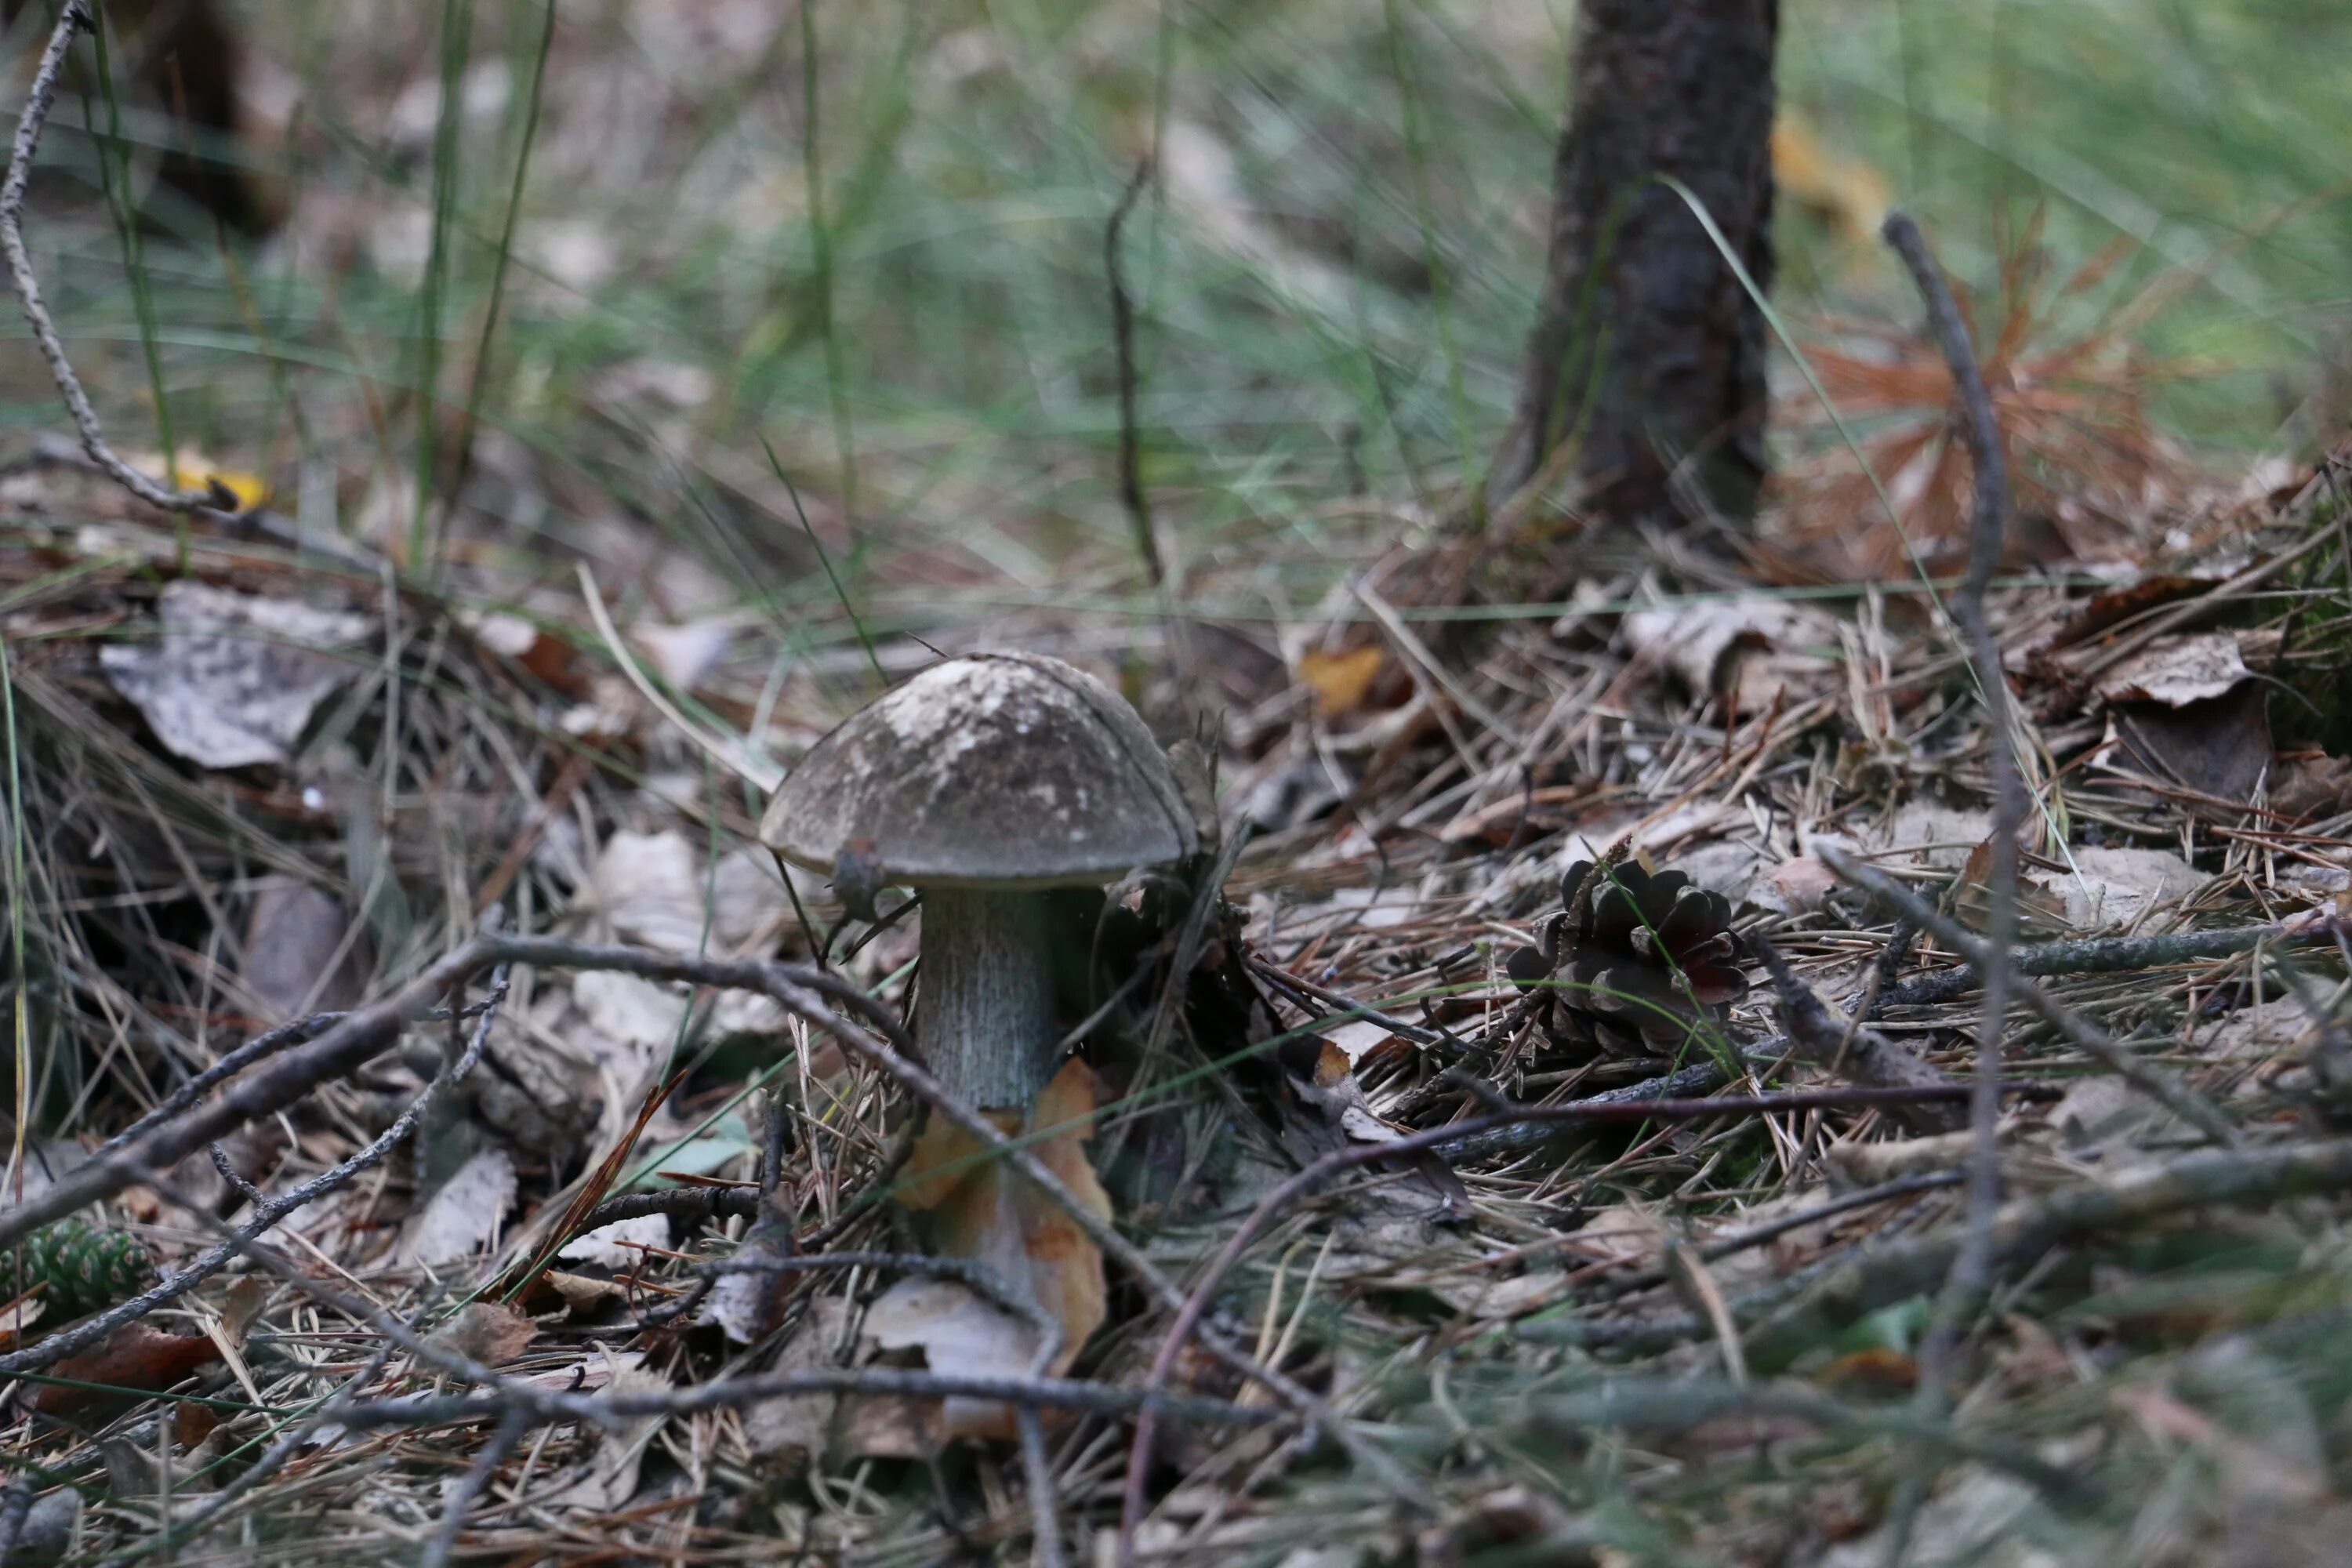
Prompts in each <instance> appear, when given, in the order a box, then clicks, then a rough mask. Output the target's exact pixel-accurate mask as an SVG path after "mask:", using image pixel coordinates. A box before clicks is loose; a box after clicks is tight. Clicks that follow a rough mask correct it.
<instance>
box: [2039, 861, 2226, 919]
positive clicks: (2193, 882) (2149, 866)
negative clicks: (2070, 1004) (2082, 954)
mask: <svg viewBox="0 0 2352 1568" xmlns="http://www.w3.org/2000/svg"><path fill="white" fill-rule="evenodd" d="M2067 858H2068V860H2069V861H2070V862H2071V863H2072V865H2071V868H2070V869H2069V870H2068V871H2067V872H2065V873H2062V874H2059V875H2057V876H2056V877H2055V878H2054V882H2055V886H2054V887H2053V889H2052V891H2053V892H2054V893H2056V894H2057V896H2058V899H2059V901H2060V902H2061V904H2062V905H2063V907H2064V910H2065V914H2066V923H2067V924H2069V925H2070V926H2072V927H2074V929H2075V930H2076V931H2103V930H2107V929H2110V928H2113V927H2119V926H2120V927H2125V928H2130V927H2134V926H2137V925H2138V924H2139V923H2140V921H2142V920H2143V919H2144V918H2145V917H2147V915H2148V914H2149V913H2151V912H2152V911H2154V910H2161V909H2166V908H2168V907H2170V906H2172V905H2175V904H2179V903H2180V902H2181V901H2182V900H2186V899H2187V898H2189V895H2191V894H2192V893H2194V892H2196V891H2197V890H2198V889H2200V888H2202V887H2203V886H2204V885H2205V884H2206V883H2208V882H2210V881H2211V880H2212V878H2210V877H2209V876H2207V875H2206V874H2205V873H2204V872H2202V871H2200V870H2198V869H2197V868H2195V867H2194V866H2191V865H2189V862H2188V861H2186V860H2183V859H2182V858H2180V857H2179V856H2178V855H2174V854H2171V853H2170V852H2168V851H2167V850H2163V849H2140V848H2131V847H2126V848H2119V849H2099V848H2084V849H2073V850H2069V851H2068V852H2067Z"/></svg>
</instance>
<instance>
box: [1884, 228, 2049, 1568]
mask: <svg viewBox="0 0 2352 1568" xmlns="http://www.w3.org/2000/svg"><path fill="white" fill-rule="evenodd" d="M1880 232H1881V233H1882V234H1883V235H1884V237H1885V240H1886V243H1887V244H1888V245H1889V246H1890V247H1893V248H1894V250H1895V254H1896V255H1898V256H1900V257H1901V258H1903V262H1904V265H1905V266H1906V267H1907V268H1910V271H1911V279H1912V281H1913V282H1914V283H1916V284H1917V285H1918V289H1919V293H1920V297H1921V298H1922V299H1923V300H1926V301H1927V321H1928V324H1929V325H1930V326H1931V327H1932V328H1933V329H1934V331H1935V334H1936V341H1937V343H1938V345H1940V346H1941V348H1942V349H1943V352H1944V361H1945V363H1946V364H1948V366H1949V367H1950V369H1951V373H1952V384H1953V385H1954V387H1955V388H1956V389H1957V390H1958V393H1959V398H1960V408H1961V411H1962V413H1963V414H1964V416H1965V418H1964V419H1963V421H1962V424H1961V430H1962V434H1963V435H1964V436H1965V437H1967V439H1968V447H1969V464H1970V466H1971V468H1972V470H1973V473H1972V479H1973V483H1974V491H1975V494H1974V510H1973V513H1972V515H1971V517H1970V520H1969V563H1968V570H1967V572H1966V573H1965V574H1963V575H1962V577H1961V580H1960V586H1959V589H1958V592H1957V593H1955V594H1954V595H1952V618H1953V619H1954V620H1955V621H1957V622H1958V625H1959V626H1960V629H1961V631H1962V633H1963V635H1964V637H1965V640H1966V643H1967V647H1968V654H1969V663H1970V664H1971V665H1972V666H1973V667H1974V668H1975V674H1976V681H1977V696H1978V700H1979V701H1981V702H1982V703H1983V704H1984V710H1985V729H1986V732H1987V734H1988V736H1989V742H1988V744H1989V746H1990V754H1989V756H1988V758H1987V762H1988V765H1989V768H1990V773H1991V775H1992V838H1991V849H1992V854H1991V869H1990V879H1989V880H1990V883H1991V894H1992V898H1991V906H1992V907H1991V910H1990V919H1989V921H1987V923H1988V925H1989V926H1990V930H1991V935H1992V942H1991V945H1990V947H1989V948H1988V949H1987V950H1986V957H1985V960H1984V963H1983V964H1982V972H1983V975H1984V1012H1983V1015H1982V1016H1981V1018H1980V1019H1979V1023H1978V1026H1977V1062H1976V1088H1977V1092H1976V1094H1975V1096H1974V1097H1973V1098H1972V1099H1971V1100H1970V1101H1969V1128H1970V1131H1972V1133H1973V1134H1974V1136H1973V1138H1972V1140H1971V1148H1970V1152H1969V1188H1968V1193H1969V1242H1968V1245H1966V1246H1964V1247H1961V1248H1960V1249H1959V1251H1958V1252H1957V1253H1956V1254H1954V1256H1953V1259H1952V1270H1951V1277H1950V1279H1949V1280H1948V1282H1947V1284H1946V1287H1945V1289H1944V1293H1943V1296H1942V1298H1941V1300H1938V1301H1937V1308H1936V1312H1935V1316H1934V1317H1933V1319H1932V1320H1931V1321H1930V1322H1929V1325H1928V1331H1927V1335H1926V1336H1925V1340H1924V1342H1923V1344H1922V1347H1921V1352H1920V1358H1919V1360H1920V1371H1919V1397H1918V1413H1919V1415H1921V1416H1922V1418H1927V1417H1929V1416H1931V1415H1933V1414H1934V1413H1935V1412H1936V1411H1937V1409H1939V1408H1940V1402H1941V1400H1942V1398H1943V1387H1944V1373H1945V1369H1946V1363H1947V1362H1948V1359H1949V1357H1950V1353H1951V1349H1952V1345H1953V1342H1954V1340H1955V1338H1956V1337H1957V1335H1958V1331H1959V1329H1960V1326H1961V1324H1962V1323H1963V1322H1965V1321H1967V1319H1968V1318H1969V1315H1970V1314H1971V1313H1973V1312H1974V1311H1975V1310H1976V1303H1977V1302H1978V1301H1979V1300H1982V1299H1983V1296H1984V1292H1985V1289H1986V1288H1987V1286H1988V1284H1989V1282H1990V1273H1991V1252H1990V1247H1991V1227H1992V1216H1993V1211H1994V1209H1995V1208H1996V1207H1998V1206H1999V1205H2000V1135H1999V1130H1998V1127H1997V1125H1996V1124H1997V1122H1998V1121H1999V1118H2000V1089H1999V1087H1998V1086H1999V1084H2000V1056H2001V1027H2002V1026H2003V1024H2004V1023H2005V1022H2006V1020H2007V1017H2008V1003H2009V997H2008V992H2009V980H2010V976H2009V950H2010V949H2011V947H2013V946H2015V945H2016V943H2017V835H2018V829H2019V828H2020V826H2022V824H2023V822H2024V820H2025V795H2024V785H2023V781H2022V780H2021V779H2020V778H2019V776H2018V768H2017V753H2016V752H2015V750H2014V749H2013V745H2014V742H2012V740H2011V720H2010V701H2009V679H2008V676H2007V674H2006V673H2005V672H2004V671H2003V670H2002V668H2001V665H2000V647H1999V645H1998V644H1996V643H1995V642H1994V640H1993V635H1992V624H1991V622H1990V620H1989V619H1988V618H1987V617H1986V615H1985V594H1986V591H1987V589H1989V588H1990V586H1991V584H1992V575H1993V574H1994V572H1996V571H1998V570H1999V569H2000V556H2001V535H2002V529H2003V525H2004V524H2005V523H2006V522H2007V521H2008V516H2009V467H2008V461H2007V458H2006V455H2005V453H2004V452H2003V450H2002V443H2001V434H2000V426H1999V425H1998V424H1997V423H1996V422H1995V420H1994V417H1993V408H1992V397H1991V395H1990V394H1989V393H1988V392H1987V391H1986V390H1985V384H1984V376H1983V374H1981V373H1980V372H1979V370H1978V368H1977V360H1976V353H1975V351H1974V350H1973V349H1972V348H1971V347H1970V346H1969V329H1968V323H1967V322H1965V321H1962V320H1961V319H1960V308H1959V306H1958V303H1956V302H1955V301H1954V300H1953V299H1952V290H1951V287H1950V285H1949V284H1948V283H1947V282H1946V281H1945V280H1944V274H1943V272H1942V270H1941V269H1940V268H1937V265H1936V262H1935V259H1934V258H1932V257H1930V256H1929V255H1928V254H1927V239H1926V238H1925V237H1923V236H1922V235H1921V234H1920V232H1919V226H1918V225H1917V224H1916V223H1914V222H1912V221H1911V219H1910V218H1909V217H1908V216H1906V215H1905V214H1903V213H1899V212H1895V213H1889V214H1888V215H1887V216H1886V222H1885V226H1884V227H1883V228H1882V229H1881V231H1880ZM1897 1533H1898V1535H1900V1534H1902V1533H1903V1531H1899V1530H1898V1532H1897ZM1896 1555H1897V1556H1898V1557H1899V1556H1900V1555H1901V1553H1900V1550H1899V1549H1898V1551H1897V1553H1896Z"/></svg>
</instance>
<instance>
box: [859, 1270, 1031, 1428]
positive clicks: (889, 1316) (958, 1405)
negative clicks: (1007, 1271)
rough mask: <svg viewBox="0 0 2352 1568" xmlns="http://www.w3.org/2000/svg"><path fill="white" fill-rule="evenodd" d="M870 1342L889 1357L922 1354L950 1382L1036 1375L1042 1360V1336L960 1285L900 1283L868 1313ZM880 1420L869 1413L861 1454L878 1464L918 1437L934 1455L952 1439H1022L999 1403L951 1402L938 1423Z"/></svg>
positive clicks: (923, 1416)
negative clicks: (1033, 1366) (889, 1450)
mask: <svg viewBox="0 0 2352 1568" xmlns="http://www.w3.org/2000/svg"><path fill="white" fill-rule="evenodd" d="M866 1337H867V1338H868V1339H870V1340H872V1341H873V1342H875V1343H876V1344H877V1345H878V1346H879V1347H881V1348H882V1349H883V1350H885V1351H909V1350H914V1351H920V1352H922V1353H923V1364H924V1365H925V1366H927V1367H929V1369H930V1370H931V1371H933V1372H936V1373H942V1374H944V1375H948V1376H964V1377H1002V1376H1003V1375H1005V1374H1006V1373H1024V1372H1026V1371H1028V1370H1029V1366H1030V1363H1033V1362H1034V1361H1035V1360H1036V1359H1037V1333H1036V1331H1035V1329H1034V1328H1033V1327H1032V1326H1031V1325H1029V1324H1027V1323H1024V1322H1023V1321H1021V1320H1020V1319H1018V1318H1016V1317H1014V1316H1013V1314H1012V1313H1010V1312H1007V1311H1006V1310H1004V1309H1003V1308H1002V1307H999V1306H997V1305H996V1304H995V1303H994V1302H992V1301H990V1300H986V1299H985V1298H983V1297H982V1296H981V1295H980V1294H979V1293H978V1292H977V1291H975V1290H973V1289H971V1287H970V1286H968V1285H964V1284H962V1283H961V1282H960V1281H957V1280H953V1279H901V1280H899V1281H898V1283H897V1284H895V1285H893V1286H891V1287H890V1289H887V1290H885V1291H884V1292H883V1293H882V1295H881V1297H880V1298H879V1299H878V1300H876V1301H875V1303H874V1305H873V1306H872V1307H870V1308H868V1309H867V1310H866ZM877 1414H879V1415H881V1418H880V1419H878V1420H877V1418H876V1417H875V1416H873V1415H866V1413H864V1412H861V1413H860V1417H859V1420H858V1422H857V1430H856V1436H857V1437H858V1438H859V1451H860V1452H862V1453H866V1454H868V1455H871V1456H875V1457H880V1456H881V1455H882V1453H883V1452H884V1450H885V1447H887V1445H888V1444H889V1443H890V1442H891V1440H892V1438H893V1437H894V1436H903V1435H905V1434H907V1433H908V1432H910V1431H911V1432H913V1433H918V1434H920V1437H919V1441H922V1442H923V1443H924V1444H925V1447H928V1448H936V1447H937V1446H938V1443H939V1442H940V1441H944V1440H946V1439H948V1438H951V1437H992V1438H998V1439H1008V1440H1009V1439H1010V1438H1011V1437H1013V1435H1014V1428H1013V1409H1012V1406H1010V1405H1005V1404H1003V1402H1001V1401H998V1400H993V1399H961V1398H958V1399H948V1400H943V1401H941V1402H940V1406H939V1409H938V1411H937V1413H936V1415H933V1414H932V1413H931V1412H929V1411H924V1410H920V1409H917V1410H914V1411H891V1412H887V1413H877ZM909 1416H911V1417H912V1419H911V1420H908V1417H909ZM934 1423H936V1425H934ZM898 1457H901V1458H912V1457H913V1456H911V1455H901V1456H898Z"/></svg>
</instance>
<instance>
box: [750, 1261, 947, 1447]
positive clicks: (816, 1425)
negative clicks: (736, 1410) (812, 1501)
mask: <svg viewBox="0 0 2352 1568" xmlns="http://www.w3.org/2000/svg"><path fill="white" fill-rule="evenodd" d="M877 1305H878V1303H877ZM849 1315H850V1313H849V1303H848V1302H847V1301H846V1300H843V1299H842V1298H841V1297H838V1296H819V1297H818V1298H817V1299H816V1300H814V1301H811V1302H810V1303H809V1307H808V1310H807V1311H806V1312H804V1313H803V1314H802V1316H801V1321H800V1323H799V1326H798V1327H797V1328H796V1329H795V1330H794V1331H793V1336H792V1338H791V1339H789V1340H787V1341H785V1342H784V1346H783V1349H782V1351H780V1352H778V1353H777V1356H776V1360H775V1363H774V1365H773V1367H772V1371H773V1372H774V1373H778V1374H782V1375H789V1374H790V1373H796V1372H814V1371H816V1370H818V1369H819V1368H822V1367H830V1366H838V1365H840V1364H841V1363H842V1361H843V1358H844V1356H845V1353H846V1352H848V1351H849V1350H850V1349H851V1348H852V1347H851V1346H850V1345H849V1344H848V1343H846V1342H845V1341H846V1340H847V1339H848V1329H849ZM840 1403H841V1402H840V1399H839V1398H838V1396H836V1395H835V1394H809V1395H806V1396H804V1397H802V1398H797V1399H763V1400H761V1402H760V1403H759V1404H757V1405H753V1406H751V1409H749V1410H748V1411H746V1412H744V1415H743V1435H744V1436H746V1437H747V1438H749V1439H750V1440H751V1451H752V1452H753V1453H755V1454H759V1455H761V1456H763V1457H768V1458H783V1459H788V1460H789V1459H803V1460H805V1459H811V1458H815V1457H816V1456H818V1455H820V1454H822V1453H824V1450H825V1446H826V1444H827V1443H828V1442H829V1441H830V1440H831V1438H832V1435H833V1426H834V1416H835V1412H836V1410H837V1409H838V1408H839V1405H840ZM877 1457H879V1456H877ZM906 1457H908V1458H914V1457H917V1456H911V1455H910V1456H906Z"/></svg>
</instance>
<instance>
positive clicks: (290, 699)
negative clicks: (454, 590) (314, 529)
mask: <svg viewBox="0 0 2352 1568" xmlns="http://www.w3.org/2000/svg"><path fill="white" fill-rule="evenodd" d="M156 614H157V617H158V618H159V619H160V620H161V621H162V623H163V636H162V637H159V638H157V639H156V640H154V641H152V642H143V643H113V644H110V645H108V646H107V647H103V648H101V649H100V650H99V663H100V667H101V668H103V669H104V670H105V671H106V677H107V679H109V680H110V681H111V682H113V684H114V689H116V690H117V691H120V692H121V693H122V695H123V696H125V697H127V698H129V699H130V700H131V701H132V702H133V703H134V704H136V705H137V707H138V709H139V711H140V713H141V714H142V715H143V716H144V717H145V719H146V721H147V724H148V727H149V728H150V729H152V730H153V731H155V738H156V739H157V740H159V741H161V742H163V745H164V747H165V748H166V749H167V750H169V751H170V752H172V753H173V755H174V756H179V757H184V758H185V759H186V760H188V761H189V762H192V763H196V764H197V765H198V766H199V767H206V768H243V767H252V766H256V765H258V764H265V763H275V764H282V763H287V762H289V761H291V760H292V757H293V751H294V747H295V745H296V743H297V742H299V741H300V740H301V738H302V731H304V730H306V729H308V728H309V727H310V716H311V714H312V713H314V712H316V711H317V710H318V707H319V704H320V703H321V702H323V701H325V700H327V699H328V698H329V697H330V696H331V695H333V693H334V691H335V689H336V688H338V687H340V686H341V685H342V684H343V682H344V681H346V680H348V679H351V677H352V675H353V674H354V673H355V672H356V671H357V669H358V668H359V666H358V663H357V662H356V660H355V659H353V658H349V657H338V655H339V654H341V653H344V652H345V651H346V650H351V649H354V648H356V647H359V646H360V645H361V644H362V643H363V642H364V641H365V640H366V639H367V637H368V635H369V633H370V632H371V631H372V630H373V627H374V624H375V623H374V622H373V620H371V619H370V618H369V617H367V616H357V615H350V614H346V613H343V612H341V611H335V610H317V609H312V608H311V607H310V605H303V604H298V603H296V602H294V601H293V600H290V599H263V598H256V597H253V596H252V595H245V594H232V593H229V592H228V591H226V589H221V588H214V587H209V586H207V585H205V584H202V583H198V582H195V581H194V580H192V579H187V578H183V579H181V580H180V581H178V582H175V583H173V584H169V585H167V586H166V587H165V588H164V589H163V594H162V595H161V597H160V599H159V600H158V603H157V606H156Z"/></svg>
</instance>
